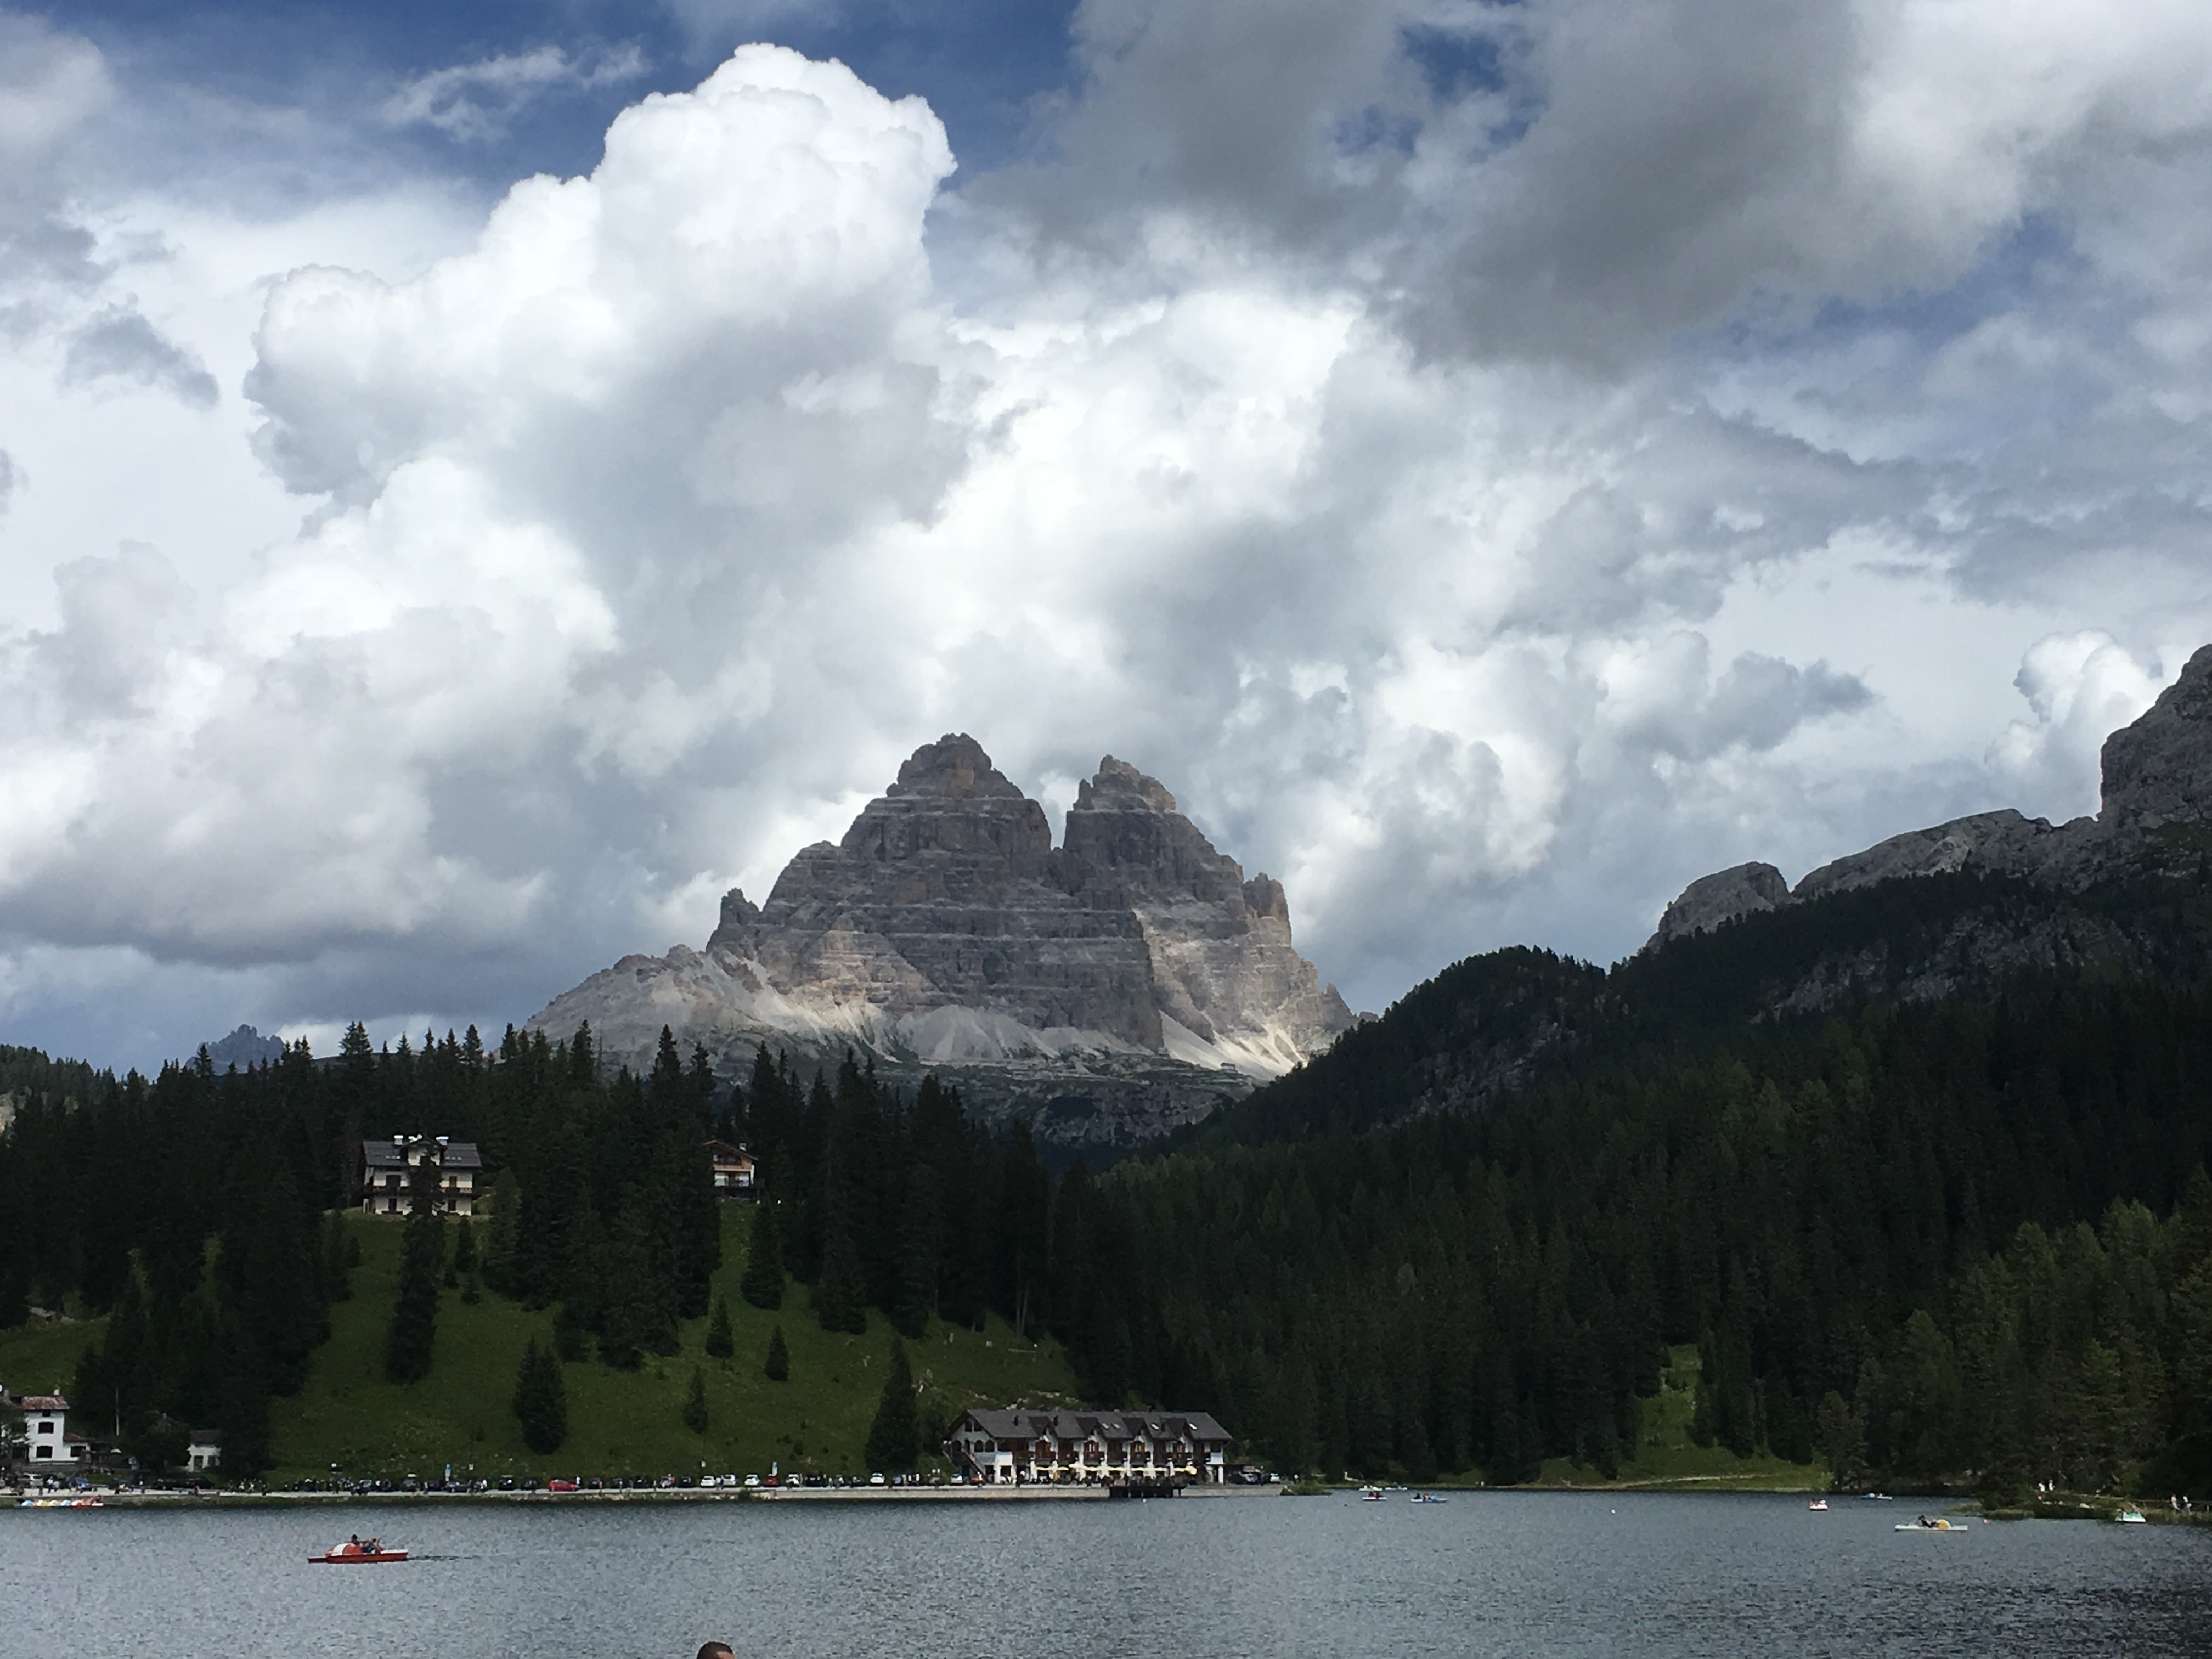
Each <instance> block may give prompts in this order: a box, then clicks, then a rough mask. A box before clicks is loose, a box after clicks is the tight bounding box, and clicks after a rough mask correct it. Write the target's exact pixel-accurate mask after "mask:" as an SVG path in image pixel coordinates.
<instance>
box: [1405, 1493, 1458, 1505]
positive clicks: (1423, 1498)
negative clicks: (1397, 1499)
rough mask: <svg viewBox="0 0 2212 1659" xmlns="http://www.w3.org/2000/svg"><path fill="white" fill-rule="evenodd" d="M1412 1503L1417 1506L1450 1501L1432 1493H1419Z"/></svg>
mask: <svg viewBox="0 0 2212 1659" xmlns="http://www.w3.org/2000/svg"><path fill="white" fill-rule="evenodd" d="M1411 1501H1412V1502H1413V1503H1416V1504H1442V1503H1446V1502H1448V1501H1449V1500H1448V1499H1446V1498H1439V1497H1437V1495H1436V1493H1434V1492H1415V1493H1414V1494H1413V1498H1412V1499H1411Z"/></svg>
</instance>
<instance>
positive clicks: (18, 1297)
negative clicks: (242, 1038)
mask: <svg viewBox="0 0 2212 1659" xmlns="http://www.w3.org/2000/svg"><path fill="white" fill-rule="evenodd" d="M21 1053H22V1051H17V1056H20V1055H21ZM10 1058H11V1059H15V1058H16V1056H11V1057H10ZM38 1058H39V1060H43V1058H44V1057H43V1056H39V1057H38ZM18 1065H19V1070H20V1071H21V1072H22V1073H30V1074H32V1076H35V1075H36V1073H35V1068H34V1067H33V1066H32V1065H31V1064H30V1063H28V1062H27V1061H21V1060H18ZM55 1075H57V1076H59V1077H61V1078H62V1079H64V1080H65V1081H66V1083H67V1085H68V1090H67V1092H62V1091H59V1090H51V1089H50V1090H40V1089H37V1088H33V1087H31V1086H28V1083H29V1078H27V1079H26V1083H27V1086H26V1087H25V1088H24V1089H23V1090H22V1091H21V1093H19V1094H17V1095H16V1096H15V1097H14V1100H15V1112H14V1115H13V1119H12V1121H11V1122H10V1123H9V1127H8V1130H7V1133H5V1134H4V1135H0V1327H6V1326H9V1325H15V1324H20V1323H21V1322H23V1321H24V1320H26V1319H27V1317H29V1316H30V1314H31V1310H32V1309H33V1307H43V1308H46V1309H54V1310H58V1309H61V1308H63V1307H64V1305H65V1304H70V1305H73V1306H74V1307H75V1308H76V1310H81V1311H82V1312H86V1313H90V1314H95V1315H97V1314H106V1315H108V1316H110V1323H109V1328H108V1330H107V1332H106V1337H105V1340H103V1341H102V1342H101V1343H100V1344H99V1345H98V1346H95V1347H94V1348H93V1349H92V1350H91V1351H90V1352H88V1354H87V1356H86V1358H85V1360H84V1363H83V1364H82V1367H81V1369H80V1370H79V1372H78V1374H77V1376H76V1378H75V1380H74V1382H73V1383H72V1384H71V1385H70V1393H71V1398H72V1401H73V1403H75V1404H76V1406H77V1407H79V1409H80V1410H82V1411H83V1412H84V1413H86V1417H85V1419H83V1420H84V1422H85V1423H86V1425H87V1427H88V1431H90V1432H91V1433H92V1434H93V1435H94V1437H95V1438H100V1439H106V1438H108V1437H114V1438H115V1439H117V1440H118V1442H119V1443H120V1444H121V1445H122V1447H123V1449H125V1451H126V1452H128V1453H130V1454H131V1455H134V1456H137V1457H138V1458H139V1459H140V1461H141V1462H142V1464H143V1466H145V1467H147V1468H155V1469H158V1468H166V1467H168V1466H169V1465H171V1464H173V1463H174V1462H177V1461H178V1459H179V1455H181V1450H182V1445H183V1437H184V1435H185V1432H186V1431H189V1430H190V1429H192V1428H195V1427H197V1428H207V1427H215V1428H218V1429H220V1430H221V1431H222V1433H223V1435H224V1451H223V1456H224V1468H225V1472H226V1474H230V1475H233V1476H238V1475H246V1476H250V1475H252V1474H254V1473H257V1472H258V1470H259V1469H260V1468H264V1467H266V1464H267V1461H268V1455H269V1445H268V1409H269V1400H270V1396H271V1395H289V1394H292V1393H295V1392H296V1391H297V1390H298V1389H299V1388H300V1386H301V1383H303V1382H304V1380H305V1377H306V1374H307V1361H308V1358H309V1357H310V1356H311V1355H312V1353H313V1351H314V1350H315V1348H316V1347H317V1346H319V1345H320V1344H321V1342H322V1341H323V1340H325V1338H326V1337H327V1335H328V1334H329V1329H330V1323H329V1314H328V1310H329V1306H330V1304H331V1302H332V1301H334V1300H337V1299H341V1298H343V1297H346V1296H347V1295H349V1282H348V1273H349V1267H351V1265H352V1263H353V1261H354V1259H355V1258H356V1255H357V1249H356V1248H355V1247H353V1246H352V1245H351V1244H350V1243H349V1239H348V1237H347V1235H346V1233H345V1231H344V1230H343V1227H341V1226H339V1225H337V1221H336V1218H335V1217H334V1216H333V1215H332V1214H331V1212H333V1211H335V1210H338V1209H343V1208H348V1207H350V1206H354V1205H356V1204H357V1203H358V1202H359V1201H360V1200H361V1197H362V1192H361V1186H360V1181H361V1174H362V1167H361V1165H362V1158H361V1147H362V1140H363V1139H382V1138H386V1137H389V1136H392V1135H403V1136H417V1135H436V1134H443V1135H447V1136H448V1137H449V1138H450V1139H456V1140H474V1141H476V1142H477V1144H478V1146H479V1147H480V1149H481V1151H482V1152H483V1157H484V1159H485V1163H486V1165H487V1168H488V1170H491V1171H496V1172H497V1173H496V1176H495V1178H494V1179H493V1181H492V1183H491V1192H490V1194H489V1202H488V1203H487V1204H486V1205H484V1206H483V1207H484V1209H485V1211H486V1213H484V1214H483V1215H482V1217H481V1218H480V1219H479V1220H478V1221H477V1222H475V1223H473V1224H471V1223H470V1222H467V1221H464V1222H462V1223H460V1224H459V1225H458V1226H451V1225H447V1223H446V1222H445V1221H444V1220H443V1219H442V1218H441V1217H440V1216H439V1215H438V1213H437V1212H436V1209H435V1206H430V1205H428V1204H425V1205H423V1206H420V1207H419V1209H418V1212H417V1213H416V1216H415V1217H414V1218H410V1220H409V1221H408V1222H406V1223H405V1224H404V1225H406V1227H407V1229H408V1236H407V1241H406V1244H405V1247H404V1251H403V1264H404V1265H403V1269H402V1274H401V1284H400V1289H399V1295H398V1303H397V1304H396V1305H395V1306H394V1308H393V1309H392V1312H391V1316H390V1328H389V1333H388V1341H387V1344H386V1370H387V1373H388V1374H389V1375H390V1376H392V1378H393V1379H394V1380H397V1381H408V1380H411V1379H413V1378H415V1377H419V1376H423V1375H426V1374H428V1370H430V1368H431V1366H432V1364H434V1360H435V1325H436V1318H437V1310H438V1306H439V1303H440V1298H441V1296H442V1295H443V1294H444V1293H445V1292H447V1291H451V1290H456V1289H458V1290H459V1291H460V1292H461V1293H462V1294H463V1295H474V1294H477V1293H478V1292H477V1285H478V1284H479V1283H481V1284H483V1285H490V1286H492V1287H494V1288H495V1289H497V1290H500V1291H504V1292H506V1293H507V1294H509V1295H513V1296H515V1297H520V1298H521V1299H523V1300H525V1301H526V1302H528V1303H529V1304H531V1305H533V1306H547V1305H551V1304H558V1307H559V1310H560V1312H559V1317H558V1319H557V1320H556V1333H557V1334H559V1335H560V1337H561V1339H562V1340H564V1341H565V1342H568V1343H569V1344H571V1345H572V1346H574V1345H581V1344H583V1343H585V1342H586V1341H589V1340H596V1341H597V1343H598V1346H599V1352H600V1354H601V1355H602V1357H603V1358H605V1359H607V1360H608V1361H609V1362H610V1363H612V1364H631V1365H634V1364H637V1363H638V1360H639V1357H640V1354H641V1352H643V1351H647V1350H662V1351H666V1350H671V1349H672V1347H673V1344H674V1333H675V1322H676V1321H677V1320H678V1319H681V1318H686V1317H690V1316H693V1315H696V1314H698V1313H702V1312H704V1311H705V1308H706V1300H707V1286H708V1278H709V1275H711V1273H713V1272H714V1267H716V1265H717V1264H718V1262H719V1261H720V1217H719V1214H718V1212H717V1209H716V1200H715V1198H714V1190H713V1186H712V1180H711V1176H710V1173H709V1170H708V1158H707V1152H706V1146H705V1142H706V1139H707V1136H708V1133H709V1129H710V1127H711V1119H712V1116H713V1114H714V1112H715V1110H716V1109H717V1108H718V1105H719V1106H720V1109H721V1110H723V1112H724V1113H725V1114H726V1113H727V1110H728V1103H727V1101H726V1099H725V1100H721V1101H720V1102H718V1099H717V1091H716V1090H715V1088H714V1079H713V1077H712V1074H711V1072H710V1071H709V1070H708V1067H707V1066H706V1064H705V1056H704V1055H703V1054H698V1055H695V1056H694V1060H693V1063H692V1064H691V1065H690V1066H685V1065H684V1063H683V1062H682V1061H681V1060H679V1059H678V1056H677V1054H676V1051H675V1048H674V1045H673V1043H672V1042H669V1041H666V1040H665V1039H664V1041H663V1042H662V1045H661V1051H660V1054H659V1060H658V1061H657V1062H656V1064H655V1065H654V1066H653V1069H652V1071H651V1073H649V1074H648V1075H647V1076H646V1077H643V1078H640V1077H637V1076H635V1075H634V1074H632V1073H629V1071H628V1070H627V1069H617V1070H616V1071H615V1072H614V1073H612V1074H611V1075H607V1074H605V1073H604V1072H603V1069H602V1068H601V1066H599V1062H598V1058H597V1055H596V1053H595V1050H594V1046H593V1044H592V1038H591V1036H590V1033H589V1031H588V1030H584V1031H580V1032H579V1033H578V1034H577V1036H576V1037H575V1039H574V1041H573V1042H565V1043H554V1042H548V1041H547V1040H546V1039H545V1038H544V1036H543V1035H542V1034H536V1033H533V1034H530V1035H527V1036H526V1035H524V1034H520V1033H517V1032H515V1031H513V1030H512V1029H510V1030H509V1031H508V1032H507V1036H506V1038H505V1040H504V1042H502V1044H501V1048H500V1049H499V1050H498V1051H497V1052H495V1053H489V1054H488V1053H487V1052H486V1051H485V1049H484V1047H483V1043H482V1042H480V1041H479V1039H478V1037H477V1033H476V1032H475V1031H474V1030H471V1031H470V1032H469V1033H468V1034H467V1035H466V1036H465V1037H459V1038H457V1037H455V1036H452V1035H451V1034H450V1033H449V1034H448V1035H447V1036H446V1037H445V1038H444V1039H442V1040H434V1039H433V1038H432V1037H430V1036H428V1035H427V1034H426V1036H425V1037H424V1040H423V1042H422V1046H421V1047H420V1048H415V1047H414V1046H412V1045H411V1044H410V1043H409V1042H406V1041H405V1040H404V1039H403V1040H402V1041H401V1042H400V1043H399V1045H398V1048H397V1050H396V1051H395V1050H386V1051H382V1052H378V1051H374V1050H373V1049H372V1048H371V1047H370V1044H369V1041H368V1035H367V1033H366V1032H365V1031H364V1030H363V1029H362V1027H361V1026H360V1025H359V1024H356V1025H355V1026H353V1027H352V1028H351V1029H350V1030H349V1031H348V1032H347V1034H346V1036H345V1039H344V1041H343V1043H342V1045H341V1052H340V1053H339V1054H338V1055H337V1057H336V1058H335V1060H332V1061H330V1062H318V1061H317V1060H315V1059H314V1058H313V1056H312V1055H311V1054H309V1053H308V1051H307V1047H306V1045H305V1044H304V1043H301V1044H298V1045H295V1047H294V1048H292V1049H290V1050H289V1051H288V1052H287V1054H285V1056H284V1058H283V1060H282V1061H280V1062H277V1063H274V1064H270V1065H266V1066H255V1067H253V1068H252V1069H251V1070H249V1071H245V1072H240V1071H236V1070H232V1071H229V1072H228V1073H224V1074H223V1075H221V1076H218V1075H216V1073H215V1071H214V1068H213V1067H212V1066H211V1065H210V1064H209V1063H208V1061H207V1060H206V1056H205V1054H204V1051H203V1054H202V1055H201V1058H200V1060H198V1062H197V1063H196V1064H192V1065H170V1066H165V1067H164V1068H163V1069H162V1071H161V1074H160V1075H159V1076H158V1077H156V1078H155V1079H151V1080H149V1079H145V1078H143V1077H141V1076H139V1075H138V1074H137V1073H131V1075H129V1076H127V1077H125V1078H123V1079H116V1078H115V1077H113V1076H112V1075H111V1074H106V1073H101V1074H92V1073H89V1072H88V1071H84V1070H82V1068H69V1067H64V1068H61V1069H60V1070H58V1072H57V1073H55ZM725 1092H726V1091H725ZM417 1173H418V1176H423V1177H429V1176H434V1175H435V1172H434V1171H428V1170H425V1171H418V1172H417ZM434 1186H435V1181H434V1180H426V1182H425V1184H424V1186H423V1191H424V1193H425V1195H426V1196H427V1195H428V1193H429V1191H430V1189H431V1188H433V1187H434ZM410 1197H411V1194H410ZM479 1232H480V1233H481V1235H482V1237H481V1239H479V1237H477V1235H478V1233H479ZM10 1380H11V1381H14V1380H15V1379H10ZM58 1380H59V1379H54V1378H40V1379H37V1381H36V1383H35V1386H38V1387H41V1388H44V1387H50V1386H52V1385H53V1384H54V1383H56V1382H58Z"/></svg>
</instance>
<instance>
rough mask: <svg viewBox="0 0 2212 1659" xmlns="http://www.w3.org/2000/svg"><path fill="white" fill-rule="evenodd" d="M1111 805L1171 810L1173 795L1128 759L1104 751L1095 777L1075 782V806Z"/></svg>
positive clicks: (1086, 809) (1092, 808)
mask: <svg viewBox="0 0 2212 1659" xmlns="http://www.w3.org/2000/svg"><path fill="white" fill-rule="evenodd" d="M1115 808H1121V809H1125V810H1135V809H1139V808H1149V809H1150V810H1151V811H1155V812H1172V811H1175V810H1176V798H1175V797H1174V796H1173V795H1171V794H1170V793H1168V789H1167V786H1166V785H1165V784H1164V783H1162V782H1161V781H1159V780H1158V778H1148V777H1146V775H1144V774H1143V773H1142V772H1139V770H1138V769H1136V768H1135V767H1133V766H1132V765H1130V764H1129V763H1128V762H1127V761H1123V760H1115V758H1114V757H1112V756H1111V755H1108V756H1106V757H1103V759H1101V760H1100V761H1099V763H1098V772H1097V775H1096V776H1095V777H1093V778H1091V779H1090V780H1089V781H1087V782H1085V783H1081V784H1079V785H1077V786H1076V790H1075V810H1076V811H1079V812H1093V811H1109V810H1112V809H1115Z"/></svg>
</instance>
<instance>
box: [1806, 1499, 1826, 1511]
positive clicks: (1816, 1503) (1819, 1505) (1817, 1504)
mask: <svg viewBox="0 0 2212 1659" xmlns="http://www.w3.org/2000/svg"><path fill="white" fill-rule="evenodd" d="M1805 1507H1806V1508H1807V1509H1808V1510H1826V1508H1827V1507H1828V1500H1827V1499H1826V1498H1814V1500H1813V1501H1812V1502H1811V1503H1809V1504H1806V1505H1805Z"/></svg>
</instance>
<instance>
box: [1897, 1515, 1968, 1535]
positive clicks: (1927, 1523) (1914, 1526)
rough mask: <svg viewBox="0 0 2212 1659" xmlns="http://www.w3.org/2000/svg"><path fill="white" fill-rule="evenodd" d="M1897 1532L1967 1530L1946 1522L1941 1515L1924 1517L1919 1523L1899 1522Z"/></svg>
mask: <svg viewBox="0 0 2212 1659" xmlns="http://www.w3.org/2000/svg"><path fill="white" fill-rule="evenodd" d="M1896 1530H1897V1531H1899V1532H1964V1531H1966V1528H1964V1527H1961V1526H1959V1525H1956V1524H1954V1522H1949V1521H1946V1520H1945V1519H1944V1518H1943V1517H1942V1516H1940V1515H1923V1516H1921V1517H1920V1518H1919V1519H1918V1520H1917V1521H1900V1522H1898V1523H1897V1527H1896Z"/></svg>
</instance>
